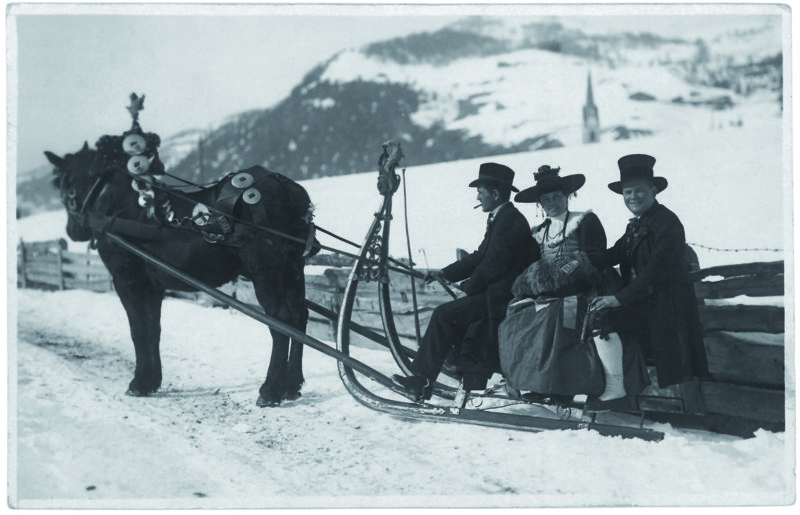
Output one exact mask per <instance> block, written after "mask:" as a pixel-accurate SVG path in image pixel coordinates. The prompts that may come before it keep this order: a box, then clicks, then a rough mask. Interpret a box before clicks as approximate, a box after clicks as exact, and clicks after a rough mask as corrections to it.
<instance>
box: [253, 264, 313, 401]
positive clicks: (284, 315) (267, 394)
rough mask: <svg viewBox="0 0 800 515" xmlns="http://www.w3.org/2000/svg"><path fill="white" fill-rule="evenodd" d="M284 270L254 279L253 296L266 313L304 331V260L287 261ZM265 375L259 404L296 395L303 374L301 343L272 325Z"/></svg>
mask: <svg viewBox="0 0 800 515" xmlns="http://www.w3.org/2000/svg"><path fill="white" fill-rule="evenodd" d="M288 265H289V266H287V267H285V272H286V273H281V274H277V276H276V277H274V278H272V280H260V281H255V280H254V281H253V285H254V287H255V290H256V297H257V298H258V301H259V303H260V304H261V306H262V307H263V308H264V311H265V312H266V314H267V315H268V316H271V317H273V318H276V319H278V320H280V321H281V322H284V323H287V324H289V325H291V326H292V327H294V328H295V329H298V330H299V331H303V332H305V329H306V323H307V321H308V308H306V306H305V283H304V281H305V278H304V277H303V262H302V260H299V262H298V263H289V264H288ZM270 333H271V334H272V353H271V356H270V362H269V367H268V369H267V377H266V379H265V380H264V384H262V385H261V388H260V389H259V398H258V401H257V404H258V405H259V406H262V407H264V406H270V407H272V406H277V405H279V404H280V403H281V401H282V400H283V399H297V398H298V397H300V388H301V387H302V385H303V382H304V381H305V379H304V378H303V367H302V360H303V344H302V342H299V341H297V340H294V339H291V338H289V337H288V336H286V335H285V334H282V333H280V332H278V331H276V330H274V329H270Z"/></svg>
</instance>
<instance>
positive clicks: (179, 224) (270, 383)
mask: <svg viewBox="0 0 800 515" xmlns="http://www.w3.org/2000/svg"><path fill="white" fill-rule="evenodd" d="M101 143H102V144H101ZM120 143H121V138H114V137H109V136H104V137H103V138H101V140H99V141H98V143H97V144H96V147H97V150H93V149H90V148H89V145H88V143H85V144H84V146H83V148H82V149H81V150H80V151H78V152H76V153H74V154H67V155H65V156H64V157H59V156H56V155H54V154H52V153H51V152H45V155H46V156H47V159H48V160H49V161H50V162H51V163H52V164H53V165H54V166H55V170H54V180H53V183H54V184H55V185H56V187H57V188H58V189H59V190H60V193H61V198H62V201H63V202H64V205H65V207H66V208H67V211H68V213H69V217H68V222H67V234H68V235H69V237H70V238H71V239H73V240H75V241H90V240H92V244H93V245H96V248H97V251H98V253H99V254H100V257H101V258H102V260H103V263H104V264H105V266H106V267H107V268H108V271H109V272H110V273H111V275H112V277H113V281H114V287H115V289H116V292H117V294H118V295H119V298H120V300H121V301H122V305H123V306H124V308H125V311H126V313H127V315H128V321H129V324H130V331H131V338H132V340H133V345H134V347H135V350H136V371H135V373H134V376H133V380H132V381H131V382H130V385H129V386H128V391H127V393H128V394H129V395H134V396H146V395H149V394H151V393H154V392H156V391H157V390H158V389H159V387H160V386H161V356H160V352H159V341H160V337H161V304H162V301H163V299H164V294H165V290H167V289H172V290H179V291H190V290H191V288H190V287H188V286H187V285H186V284H184V283H182V282H180V281H179V280H177V279H175V278H173V277H172V276H171V275H169V274H168V273H167V272H165V271H164V270H162V269H160V268H159V267H157V266H154V265H152V264H149V263H148V262H146V261H145V260H143V259H142V258H139V257H137V256H134V255H133V254H131V253H130V252H128V251H125V250H123V249H122V248H121V247H119V246H118V245H116V244H114V243H113V242H112V241H110V239H109V238H108V237H107V234H109V233H111V234H115V235H117V236H122V237H125V238H126V239H127V240H128V241H130V242H132V243H134V244H136V245H138V246H139V247H140V248H141V249H143V250H145V251H147V252H149V253H151V254H152V255H154V256H156V257H158V258H160V259H161V260H163V261H166V262H168V263H169V264H171V265H173V266H175V267H177V268H179V269H180V270H182V271H184V272H186V273H187V274H189V275H191V276H193V277H194V278H196V279H198V280H199V281H202V282H203V283H205V284H207V285H209V286H212V287H218V286H221V285H223V284H225V283H227V282H229V281H231V280H233V279H235V278H237V277H238V276H240V275H241V276H244V277H246V278H248V279H250V280H251V281H252V283H253V286H254V289H255V293H256V297H257V299H258V302H259V303H260V304H261V307H262V308H263V309H264V311H265V312H266V314H267V315H269V316H271V317H274V318H276V319H278V320H280V321H281V322H284V323H286V324H289V325H291V326H292V327H294V328H296V329H298V330H300V331H303V332H305V329H306V323H307V320H308V310H307V308H306V305H305V281H304V275H303V268H304V265H305V256H306V255H308V254H309V253H313V252H314V251H315V250H318V244H316V243H315V240H314V237H313V234H314V231H313V225H312V223H311V216H312V209H313V206H312V204H311V202H310V199H309V197H308V194H307V192H306V191H305V189H304V188H303V187H302V186H300V185H299V184H297V183H295V182H294V181H292V180H290V179H288V178H287V177H285V176H283V175H281V174H278V173H274V172H270V171H268V170H266V169H264V168H262V167H260V166H256V167H252V168H249V169H246V170H242V171H240V172H238V173H232V174H228V175H227V176H226V177H225V178H223V179H222V180H221V181H220V182H218V183H216V184H214V185H212V186H209V187H203V188H192V189H193V191H191V192H189V191H185V190H183V189H181V188H178V187H175V186H173V187H170V188H166V187H163V182H162V181H159V180H158V177H159V176H157V175H156V176H155V178H154V177H153V175H149V174H141V175H138V174H139V173H141V169H140V168H136V167H135V166H134V167H131V164H130V162H129V164H128V166H127V167H126V166H125V165H124V161H122V160H121V159H120V156H123V157H124V158H127V157H128V156H127V155H124V154H122V153H121V152H120V151H119V150H120V149H121V145H120ZM110 146H111V147H114V150H113V151H111V152H109V151H108V148H109V147H110ZM117 147H120V148H119V149H118V148H117ZM151 164H152V163H151ZM158 164H160V161H159V162H158ZM139 165H141V161H140V162H139V163H138V164H137V166H139ZM144 166H145V167H146V166H147V163H145V164H144ZM126 168H127V169H126ZM129 170H131V171H129ZM161 170H163V166H162V168H161ZM265 228H266V229H265ZM286 236H288V237H286ZM270 332H271V333H272V355H271V358H270V363H269V368H268V370H267V377H266V379H265V381H264V383H263V385H262V386H261V388H260V389H259V394H260V395H259V397H258V401H257V404H258V405H259V406H277V405H278V404H280V402H281V401H282V400H285V399H296V398H297V397H299V396H300V388H301V386H302V384H303V381H304V379H303V371H302V356H303V345H302V343H301V342H298V341H294V340H291V342H290V338H289V337H288V336H285V335H283V334H281V333H279V332H277V331H275V330H272V329H270Z"/></svg>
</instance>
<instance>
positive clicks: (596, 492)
mask: <svg viewBox="0 0 800 515" xmlns="http://www.w3.org/2000/svg"><path fill="white" fill-rule="evenodd" d="M706 115H707V113H706ZM698 116H700V115H698ZM688 127H689V126H687V130H686V131H684V132H683V133H681V132H673V133H671V134H668V135H664V136H663V137H659V138H643V139H638V140H627V141H619V142H604V143H602V144H600V145H586V146H574V147H567V148H559V149H551V150H546V151H539V152H534V153H525V154H514V155H508V156H499V157H494V158H491V160H493V161H497V162H501V163H505V164H508V165H509V166H511V167H512V168H514V169H515V170H516V171H517V180H516V184H517V185H518V186H519V187H520V188H524V187H527V186H530V185H532V184H533V177H532V172H533V171H534V170H535V169H536V168H537V167H538V166H539V165H542V164H550V165H553V166H561V167H562V169H563V172H564V173H574V172H581V173H584V174H586V176H587V184H586V186H585V187H584V188H583V189H581V190H580V192H579V196H578V197H577V199H573V200H572V204H571V207H572V208H574V209H593V210H594V211H595V212H596V213H597V214H598V216H599V217H600V219H601V221H602V222H603V223H604V225H605V227H606V231H607V234H608V237H609V240H610V241H614V240H615V239H616V238H617V237H619V236H620V234H621V233H622V231H623V229H624V227H625V224H626V222H627V218H628V216H629V215H628V212H627V210H626V209H625V207H624V205H623V203H622V200H621V198H620V197H619V196H617V195H615V194H613V193H611V192H610V191H609V190H608V189H607V187H606V185H607V183H609V182H611V181H614V180H616V179H617V178H618V170H617V167H616V160H617V158H619V157H620V156H622V155H624V154H628V153H635V152H644V153H650V154H652V155H654V156H656V158H657V159H658V161H657V163H656V172H657V174H658V175H663V176H665V177H667V178H668V179H669V181H670V186H669V188H668V189H667V190H666V191H664V192H663V193H662V194H660V195H659V198H660V200H661V201H662V202H663V203H664V204H665V205H667V206H668V207H670V208H671V209H672V210H674V211H675V212H676V213H677V214H678V215H679V216H680V217H681V219H682V220H683V222H684V225H685V226H686V232H687V238H688V240H689V242H691V243H694V244H696V245H697V246H696V247H695V250H697V252H698V254H699V257H700V263H701V266H704V267H707V266H713V265H718V264H725V263H736V262H747V261H758V260H763V261H772V260H779V259H789V257H790V255H784V253H783V252H782V250H783V249H791V246H790V243H791V242H790V241H789V240H788V239H787V234H788V233H789V231H790V230H791V228H792V227H791V223H792V219H791V198H790V187H789V186H790V184H791V180H790V175H789V174H788V173H785V172H784V170H785V169H786V168H788V166H789V161H788V154H787V155H785V154H784V145H783V143H784V142H783V140H782V136H781V134H782V132H781V126H780V121H779V120H778V119H777V118H772V119H770V118H769V117H764V116H759V117H755V118H754V119H753V120H752V123H750V122H747V123H745V125H744V126H743V127H735V128H734V127H725V128H723V129H720V130H706V131H704V132H702V133H697V132H695V131H693V130H691V129H690V128H688ZM379 151H380V149H379V148H376V159H377V154H378V152H379ZM482 161H484V160H469V161H461V162H455V163H445V164H440V165H435V166H420V167H415V166H414V156H412V155H409V156H407V163H406V164H407V167H408V168H407V171H406V172H405V177H406V180H407V188H408V204H409V213H408V214H409V225H410V232H411V237H412V252H413V254H414V259H415V261H417V262H418V263H420V265H421V266H430V267H433V266H442V265H444V264H447V263H448V262H450V261H452V259H453V258H454V256H455V251H454V249H455V248H456V247H463V248H466V249H473V248H474V247H475V246H476V245H477V244H478V243H479V241H480V238H481V236H482V233H483V227H484V223H485V214H482V213H480V212H479V211H477V210H473V209H472V206H474V205H475V199H474V196H475V191H474V190H472V189H469V188H468V187H467V184H468V183H469V182H470V181H471V180H473V179H474V178H475V177H476V176H477V169H478V165H479V164H480V162H482ZM305 186H306V187H307V188H308V190H309V193H310V195H311V197H312V199H313V201H314V203H315V204H316V207H317V210H316V222H317V223H318V224H319V225H320V226H322V227H324V228H326V229H329V230H332V231H334V232H336V233H338V234H341V235H342V236H345V237H347V238H349V239H352V240H354V241H361V239H362V238H363V236H364V234H363V233H364V231H366V229H367V227H368V225H369V223H370V220H371V217H372V215H373V213H374V210H375V209H376V208H377V207H378V203H379V202H378V195H377V190H376V189H375V173H370V174H362V175H354V176H345V177H338V178H328V179H320V180H317V181H312V182H307V183H305ZM395 198H396V201H395V205H396V206H397V207H396V209H395V217H394V224H395V225H394V229H393V236H394V240H393V242H392V247H393V253H394V255H395V256H398V257H402V256H404V255H405V248H406V246H405V242H404V240H403V238H402V237H403V230H402V228H403V210H402V190H401V191H400V192H399V193H398V195H397V196H396V197H395ZM521 207H522V209H523V212H524V213H525V214H526V215H527V216H528V218H529V221H530V222H531V223H532V224H533V223H535V222H536V221H537V220H538V218H537V214H536V209H535V206H533V205H523V206H521ZM64 222H65V217H64V214H63V213H60V212H59V213H48V214H43V215H37V216H34V217H30V218H29V219H22V220H20V221H19V222H18V223H17V224H13V225H14V226H13V227H9V231H10V235H9V238H10V242H15V241H16V240H17V238H19V237H22V238H23V239H25V240H26V241H38V240H44V239H51V238H54V237H63V236H64ZM321 238H322V240H323V242H324V243H326V244H330V245H331V246H336V247H341V245H340V244H337V243H336V242H334V241H327V239H326V238H324V237H321ZM71 246H72V248H73V249H85V248H86V247H85V244H75V243H71ZM712 248H713V249H724V250H712ZM742 249H766V250H753V251H745V250H742ZM775 250H778V251H777V252H776V251H775ZM788 268H789V269H790V270H791V267H788ZM786 304H787V309H790V310H792V309H793V301H792V298H791V295H787V299H786ZM790 313H791V311H790ZM8 314H9V327H10V328H12V329H11V331H10V333H12V334H10V335H9V336H10V345H9V363H11V364H12V366H11V367H10V369H9V373H10V383H9V385H10V389H11V391H10V396H9V400H10V407H11V410H12V411H10V413H9V422H10V431H11V434H10V440H9V442H10V445H9V458H10V462H11V464H12V467H11V468H10V469H9V481H10V484H9V500H10V501H11V503H12V505H14V506H19V507H25V508H38V507H48V508H55V507H59V508H61V507H82V508H86V507H91V508H109V507H126V508H139V507H156V508H166V507H209V508H210V507H228V508H231V507H240V508H254V507H257V508H274V507H455V506H468V507H521V506H527V507H549V506H559V507H562V506H564V507H575V506H750V505H776V504H777V505H782V504H788V503H792V502H793V501H794V496H795V488H796V486H795V481H796V478H795V452H796V442H795V431H794V429H795V428H794V419H795V411H794V410H795V399H794V374H793V370H792V368H793V367H792V366H791V364H792V363H793V362H794V347H793V345H792V341H791V340H792V338H788V339H787V363H788V364H789V366H788V367H787V369H788V370H790V375H789V383H787V398H788V406H787V431H786V432H785V433H779V434H773V433H769V432H765V431H760V432H759V433H757V434H756V436H755V437H754V438H751V439H747V440H741V439H737V438H733V437H727V436H722V435H716V434H708V433H703V432H691V431H683V430H676V429H673V428H671V427H669V426H663V425H658V426H654V427H655V428H657V429H659V430H661V431H664V432H665V433H666V438H665V439H664V441H662V442H660V443H648V442H643V441H632V440H621V439H618V438H604V437H600V436H598V435H596V434H594V433H590V432H543V433H525V432H519V431H512V430H498V429H489V428H482V427H476V426H462V425H453V424H435V423H428V422H409V421H406V420H399V419H396V418H393V417H391V416H389V415H384V414H379V413H376V412H374V411H371V410H369V409H367V408H366V407H364V406H362V405H360V404H359V403H357V402H356V401H355V400H354V399H352V398H351V397H350V396H349V395H348V394H347V392H346V391H345V389H344V387H343V386H342V385H341V383H340V382H339V379H338V375H337V370H336V363H335V361H334V360H332V359H330V358H328V357H326V356H323V355H322V354H320V353H318V352H315V351H313V350H311V349H309V350H307V351H306V355H305V356H306V358H305V367H304V368H305V374H306V379H307V384H306V386H305V388H304V392H303V393H304V395H303V397H302V398H301V399H300V400H299V401H296V402H293V403H288V404H286V405H284V406H282V407H280V408H277V409H258V408H256V407H255V404H254V403H255V399H256V397H257V390H258V387H259V385H260V384H261V382H262V381H263V377H264V375H265V374H266V366H267V360H268V356H269V345H270V342H269V335H268V332H267V331H266V329H265V328H264V327H263V326H261V325H260V324H258V323H256V322H254V321H252V320H250V319H248V318H246V317H245V316H243V315H240V314H238V313H236V312H230V311H228V310H223V309H219V308H207V307H201V306H198V305H195V304H192V303H189V302H186V301H181V300H175V299H168V300H167V301H166V302H165V306H164V317H163V338H162V345H161V348H162V359H163V363H164V385H163V388H162V391H161V392H159V393H158V394H157V395H155V396H153V397H151V398H144V399H141V398H130V397H127V396H125V395H124V394H123V392H124V391H125V389H126V387H127V383H128V381H129V380H130V379H131V377H132V368H133V360H134V357H133V347H132V345H131V343H130V341H129V336H128V330H127V321H126V319H125V316H124V313H123V310H122V308H121V305H120V303H119V301H118V300H117V298H116V297H115V296H114V295H113V294H94V293H89V292H82V291H69V292H55V293H47V292H41V291H34V290H18V291H11V292H10V298H9V313H8ZM789 324H790V325H789V327H790V330H791V329H792V328H793V326H792V325H791V317H790V320H789ZM15 326H16V329H17V331H16V334H14V330H13V328H14V327H15ZM789 334H793V333H791V332H790V333H789ZM315 336H317V337H320V338H322V339H330V336H329V335H327V334H325V333H324V332H323V333H322V334H317V335H315ZM15 337H16V338H15ZM359 357H360V358H363V359H364V360H365V361H366V362H367V363H368V364H370V365H371V366H374V367H375V368H378V369H379V370H384V371H385V372H387V373H392V372H393V367H392V364H391V358H390V356H389V355H388V353H385V352H379V351H371V350H366V349H362V350H359ZM14 364H16V367H15V366H13V365H14Z"/></svg>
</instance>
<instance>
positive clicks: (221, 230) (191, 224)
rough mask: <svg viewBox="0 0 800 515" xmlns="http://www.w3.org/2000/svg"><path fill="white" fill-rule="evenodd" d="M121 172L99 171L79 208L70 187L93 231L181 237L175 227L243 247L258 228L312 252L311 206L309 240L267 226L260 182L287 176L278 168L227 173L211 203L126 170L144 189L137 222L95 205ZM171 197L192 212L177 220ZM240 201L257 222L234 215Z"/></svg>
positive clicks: (71, 207)
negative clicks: (190, 206)
mask: <svg viewBox="0 0 800 515" xmlns="http://www.w3.org/2000/svg"><path fill="white" fill-rule="evenodd" d="M116 171H118V170H117V169H116V168H114V167H110V168H107V169H106V170H105V171H104V172H103V173H101V174H100V175H99V176H98V178H97V180H96V181H95V182H94V184H92V186H91V188H90V189H89V192H88V193H87V194H86V197H85V198H84V199H83V201H82V202H81V205H80V208H78V201H77V200H76V194H75V191H74V190H70V191H69V192H68V194H67V197H68V199H67V210H68V211H69V213H70V214H71V215H73V216H76V217H78V219H79V221H80V222H81V223H82V224H85V225H88V226H89V227H90V228H91V229H92V230H93V231H98V232H102V233H105V232H114V233H117V234H121V235H126V236H130V237H134V238H139V239H145V240H175V239H181V236H180V235H178V234H176V231H182V232H183V234H184V235H185V236H184V237H185V238H187V239H189V238H193V237H196V235H197V234H198V233H199V234H200V235H201V236H202V237H203V239H205V241H207V242H209V243H219V244H222V245H227V246H233V247H241V246H243V245H244V244H245V243H246V242H247V241H248V240H250V239H252V237H253V233H254V232H253V230H251V229H257V230H262V231H266V232H269V233H272V234H275V235H277V236H282V237H284V238H285V239H290V240H294V241H298V242H304V243H305V249H304V255H307V254H308V253H309V252H310V251H311V248H312V246H313V244H314V238H315V230H314V229H315V228H314V224H313V221H312V219H313V214H312V212H311V208H309V212H308V213H307V214H306V216H305V217H304V218H303V220H304V222H306V223H307V224H308V225H309V226H310V230H309V231H308V237H307V238H306V239H305V240H300V239H299V238H296V237H294V236H291V235H289V234H285V233H282V232H280V231H276V230H274V229H271V228H269V227H267V223H268V222H269V217H268V215H267V211H266V208H265V206H264V204H263V203H262V202H261V200H262V199H261V192H260V191H259V190H258V189H257V188H256V186H257V185H258V184H259V183H261V182H263V181H265V180H267V179H269V178H274V179H277V180H278V181H279V182H280V180H281V179H283V176H281V175H280V174H277V173H275V172H270V171H268V170H264V171H263V173H260V174H258V175H260V176H259V177H254V175H253V174H252V173H249V172H243V171H240V172H233V173H229V174H227V175H226V176H225V177H223V178H222V180H221V181H220V183H222V187H221V188H220V189H219V191H218V192H215V191H214V190H213V188H208V189H207V190H205V192H206V193H208V194H210V197H208V198H206V199H205V200H206V201H207V202H208V204H210V205H206V204H205V203H203V202H197V201H196V200H194V199H191V198H190V197H189V196H188V195H185V194H184V193H182V192H180V191H178V190H177V189H175V188H171V187H169V186H166V185H164V184H159V183H157V182H156V181H155V180H154V178H153V177H152V176H149V175H148V176H142V175H134V174H129V173H127V172H123V173H126V175H133V177H134V178H133V181H132V183H131V187H132V188H133V189H134V190H135V191H136V192H137V193H139V205H140V206H141V207H142V208H144V209H145V210H146V213H147V218H148V221H137V220H130V219H125V218H120V217H119V214H120V213H121V211H120V212H117V213H116V214H114V215H111V216H109V215H105V214H102V213H99V212H97V211H93V210H92V209H91V208H92V207H93V205H94V203H95V202H96V201H97V196H98V194H99V192H100V191H101V190H102V188H103V186H104V185H105V183H106V182H108V180H109V179H110V178H111V176H112V175H113V173H114V172H116ZM155 190H159V191H160V192H163V193H165V194H166V195H165V197H166V198H163V197H162V198H159V196H158V195H157V194H156V191H155ZM170 197H176V198H180V199H183V200H187V201H189V202H193V203H195V205H194V207H193V209H192V212H191V216H185V217H181V218H180V219H176V217H175V213H174V212H173V210H172V205H171V202H170ZM239 204H242V205H244V206H246V207H247V209H248V212H249V213H250V216H251V218H252V220H253V221H252V223H251V222H247V221H245V220H241V219H239V218H237V217H235V216H234V210H235V208H236V206H237V205H239ZM268 241H271V240H268ZM93 244H94V242H93ZM93 246H94V245H93Z"/></svg>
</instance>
